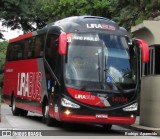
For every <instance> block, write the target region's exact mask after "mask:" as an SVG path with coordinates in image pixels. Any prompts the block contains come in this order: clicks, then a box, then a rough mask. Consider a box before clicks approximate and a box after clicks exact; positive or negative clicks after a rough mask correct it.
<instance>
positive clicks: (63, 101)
mask: <svg viewBox="0 0 160 139" xmlns="http://www.w3.org/2000/svg"><path fill="white" fill-rule="evenodd" d="M61 105H62V106H64V107H69V108H80V106H79V105H77V104H76V103H73V102H71V101H70V100H68V99H66V98H62V99H61Z"/></svg>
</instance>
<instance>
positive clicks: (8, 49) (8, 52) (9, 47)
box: [6, 44, 12, 61]
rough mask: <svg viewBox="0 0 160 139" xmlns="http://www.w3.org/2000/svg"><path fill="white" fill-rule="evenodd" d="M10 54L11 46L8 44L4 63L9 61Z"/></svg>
mask: <svg viewBox="0 0 160 139" xmlns="http://www.w3.org/2000/svg"><path fill="white" fill-rule="evenodd" d="M11 52H12V44H9V45H8V47H7V55H6V61H11V60H12V59H11Z"/></svg>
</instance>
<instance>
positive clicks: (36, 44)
mask: <svg viewBox="0 0 160 139" xmlns="http://www.w3.org/2000/svg"><path fill="white" fill-rule="evenodd" d="M44 40H45V35H39V36H36V37H34V38H32V47H33V49H32V56H33V58H39V57H42V56H43V50H44Z"/></svg>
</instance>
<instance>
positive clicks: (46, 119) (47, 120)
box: [42, 102, 53, 126]
mask: <svg viewBox="0 0 160 139" xmlns="http://www.w3.org/2000/svg"><path fill="white" fill-rule="evenodd" d="M42 113H43V122H44V123H46V124H47V125H48V126H51V125H52V120H53V119H52V118H51V117H50V115H49V104H48V102H45V103H44V105H43V108H42Z"/></svg>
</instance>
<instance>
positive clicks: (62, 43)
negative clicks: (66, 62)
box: [58, 32, 67, 55]
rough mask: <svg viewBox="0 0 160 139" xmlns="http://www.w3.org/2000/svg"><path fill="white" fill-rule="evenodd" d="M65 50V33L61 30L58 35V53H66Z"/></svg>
mask: <svg viewBox="0 0 160 139" xmlns="http://www.w3.org/2000/svg"><path fill="white" fill-rule="evenodd" d="M66 52H67V34H66V33H64V32H62V33H61V34H60V35H59V44H58V53H59V54H60V55H66Z"/></svg>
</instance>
